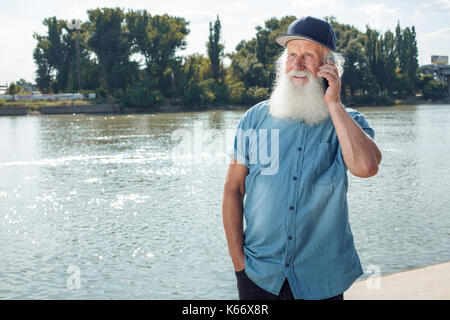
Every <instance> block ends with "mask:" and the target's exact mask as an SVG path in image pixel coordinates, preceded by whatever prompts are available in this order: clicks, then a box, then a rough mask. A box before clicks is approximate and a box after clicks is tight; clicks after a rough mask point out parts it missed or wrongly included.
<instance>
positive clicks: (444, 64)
mask: <svg viewBox="0 0 450 320" xmlns="http://www.w3.org/2000/svg"><path fill="white" fill-rule="evenodd" d="M419 70H420V72H422V73H423V74H429V75H432V76H433V78H435V79H436V80H439V81H440V82H442V83H446V84H447V92H448V95H449V96H450V65H448V56H431V64H425V65H423V66H420V67H419Z"/></svg>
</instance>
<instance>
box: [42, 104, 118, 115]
mask: <svg viewBox="0 0 450 320" xmlns="http://www.w3.org/2000/svg"><path fill="white" fill-rule="evenodd" d="M39 111H40V112H41V114H72V113H119V112H120V108H119V106H118V105H114V104H90V105H79V106H41V107H39Z"/></svg>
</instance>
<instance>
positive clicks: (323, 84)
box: [320, 77, 328, 94]
mask: <svg viewBox="0 0 450 320" xmlns="http://www.w3.org/2000/svg"><path fill="white" fill-rule="evenodd" d="M320 80H321V82H322V88H323V94H325V92H327V89H328V80H327V79H325V78H322V77H321V78H320Z"/></svg>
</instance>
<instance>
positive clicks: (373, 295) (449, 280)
mask: <svg viewBox="0 0 450 320" xmlns="http://www.w3.org/2000/svg"><path fill="white" fill-rule="evenodd" d="M377 280H378V281H377ZM344 299H345V300H450V261H447V262H442V263H437V264H433V265H430V266H426V267H421V268H414V269H410V270H405V271H401V272H396V273H391V274H388V275H383V276H381V277H379V278H378V279H376V278H373V277H372V278H368V279H362V280H358V281H356V282H355V283H354V284H353V285H352V286H351V287H350V289H348V290H347V291H346V292H345V293H344Z"/></svg>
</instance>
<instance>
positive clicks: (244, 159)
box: [228, 112, 250, 168]
mask: <svg viewBox="0 0 450 320" xmlns="http://www.w3.org/2000/svg"><path fill="white" fill-rule="evenodd" d="M249 117H250V116H249V112H246V113H245V114H244V115H243V116H242V117H241V120H240V121H239V124H238V126H237V129H236V133H235V135H234V142H233V149H232V150H230V151H229V152H228V156H229V157H231V158H234V159H236V160H237V162H239V163H241V164H243V165H245V166H246V167H247V168H248V167H249V154H248V150H249V141H248V139H246V136H248V134H246V133H247V132H248V130H249V124H248V123H249Z"/></svg>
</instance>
